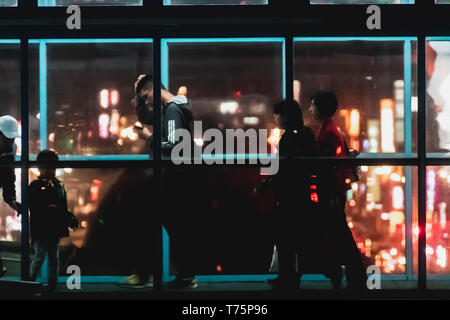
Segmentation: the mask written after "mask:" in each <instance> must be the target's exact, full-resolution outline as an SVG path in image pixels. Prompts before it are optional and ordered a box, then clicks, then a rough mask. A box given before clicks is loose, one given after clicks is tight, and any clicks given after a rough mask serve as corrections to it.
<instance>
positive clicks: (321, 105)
mask: <svg viewBox="0 0 450 320" xmlns="http://www.w3.org/2000/svg"><path fill="white" fill-rule="evenodd" d="M309 102H310V106H309V109H308V110H309V112H310V113H311V115H312V117H313V118H314V119H315V120H325V119H328V118H331V117H332V116H333V115H334V114H335V113H336V110H337V108H338V100H337V97H336V94H335V93H334V92H333V91H318V92H316V93H315V94H314V95H313V96H312V97H311V99H310V100H309Z"/></svg>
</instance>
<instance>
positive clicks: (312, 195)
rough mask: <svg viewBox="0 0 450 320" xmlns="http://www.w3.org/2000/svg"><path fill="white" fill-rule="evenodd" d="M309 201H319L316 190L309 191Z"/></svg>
mask: <svg viewBox="0 0 450 320" xmlns="http://www.w3.org/2000/svg"><path fill="white" fill-rule="evenodd" d="M311 201H312V202H316V203H318V202H319V195H318V194H317V192H311Z"/></svg>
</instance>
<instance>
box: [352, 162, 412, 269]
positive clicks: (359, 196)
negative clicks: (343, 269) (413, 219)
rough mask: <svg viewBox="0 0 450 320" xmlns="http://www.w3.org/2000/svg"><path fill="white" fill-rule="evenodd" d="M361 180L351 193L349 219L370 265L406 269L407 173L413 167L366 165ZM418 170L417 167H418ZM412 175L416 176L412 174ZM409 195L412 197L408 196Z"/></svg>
mask: <svg viewBox="0 0 450 320" xmlns="http://www.w3.org/2000/svg"><path fill="white" fill-rule="evenodd" d="M361 170H362V175H361V179H360V181H359V182H358V183H355V184H353V185H352V189H351V190H349V191H348V193H347V200H348V201H347V206H346V213H347V222H348V225H349V227H350V228H351V230H352V233H353V237H354V238H355V241H356V243H357V246H358V248H359V249H360V251H361V254H363V255H364V256H365V257H366V261H365V263H366V265H376V266H378V267H380V269H381V271H382V273H385V274H392V273H396V274H397V273H405V271H406V263H407V257H406V248H407V243H406V234H405V230H406V229H405V224H406V216H407V215H409V214H411V213H407V212H406V208H405V203H406V202H407V201H411V200H410V199H411V195H409V196H408V195H407V194H405V192H406V184H407V183H412V181H411V180H408V181H407V178H406V177H407V176H408V175H410V174H414V173H412V172H411V171H413V170H411V168H408V167H394V166H379V167H368V166H362V167H361ZM414 171H415V170H414ZM410 179H412V178H410ZM408 197H409V198H408Z"/></svg>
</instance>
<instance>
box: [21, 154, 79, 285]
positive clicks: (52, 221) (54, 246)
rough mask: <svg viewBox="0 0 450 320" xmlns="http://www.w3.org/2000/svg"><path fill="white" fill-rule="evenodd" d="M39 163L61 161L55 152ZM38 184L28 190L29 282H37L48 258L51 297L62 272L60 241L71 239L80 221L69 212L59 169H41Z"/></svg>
mask: <svg viewBox="0 0 450 320" xmlns="http://www.w3.org/2000/svg"><path fill="white" fill-rule="evenodd" d="M37 161H39V162H49V161H58V155H57V154H56V152H54V151H52V150H43V151H41V152H39V154H38V156H37ZM39 172H40V175H39V177H38V179H37V180H34V181H33V182H31V183H30V186H29V191H28V192H29V193H28V197H29V204H30V232H31V240H32V243H33V244H34V257H33V260H32V262H31V265H30V280H31V281H36V279H37V276H38V273H39V271H40V269H41V266H42V263H43V262H44V259H45V256H48V269H47V270H48V280H49V282H48V293H52V292H53V291H54V290H55V289H56V284H57V280H58V271H59V239H60V238H63V237H68V236H69V228H71V229H73V230H75V229H76V228H77V227H78V221H77V219H76V218H75V217H74V215H73V214H72V213H71V212H70V211H69V210H68V208H67V196H66V189H65V188H64V185H63V184H62V182H61V181H60V180H58V179H57V178H56V175H55V173H56V169H55V168H49V167H44V166H41V167H40V168H39Z"/></svg>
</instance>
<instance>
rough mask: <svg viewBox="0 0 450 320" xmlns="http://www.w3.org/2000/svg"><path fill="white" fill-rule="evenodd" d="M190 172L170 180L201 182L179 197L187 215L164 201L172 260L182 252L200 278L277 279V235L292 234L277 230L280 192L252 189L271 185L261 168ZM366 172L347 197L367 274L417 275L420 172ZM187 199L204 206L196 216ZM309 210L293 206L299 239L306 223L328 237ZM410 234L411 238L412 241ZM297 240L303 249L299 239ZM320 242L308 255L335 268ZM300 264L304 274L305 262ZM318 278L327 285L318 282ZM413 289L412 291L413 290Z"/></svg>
mask: <svg viewBox="0 0 450 320" xmlns="http://www.w3.org/2000/svg"><path fill="white" fill-rule="evenodd" d="M191 168H192V167H191ZM191 168H189V170H192V171H190V172H189V173H186V171H185V172H183V173H182V174H179V175H177V174H175V175H174V177H173V178H174V179H173V180H170V181H177V183H178V182H179V181H180V180H181V177H182V176H184V177H186V174H188V175H189V174H193V175H195V177H196V179H195V181H194V180H192V179H191V180H189V182H185V183H189V185H190V188H191V191H189V192H186V194H185V195H184V196H183V198H181V197H178V200H181V199H183V201H181V202H178V203H177V204H175V203H174V205H175V206H183V208H182V209H181V208H179V210H172V209H174V208H173V207H172V205H170V206H169V204H168V202H164V203H166V204H167V205H165V210H164V221H167V223H168V225H165V227H166V229H167V231H168V235H169V237H168V238H167V239H166V241H167V240H170V241H171V240H172V239H173V240H174V243H171V245H170V250H174V252H173V255H170V257H171V259H172V257H173V258H174V259H177V258H178V259H180V260H181V261H183V257H184V256H183V253H184V254H186V255H188V256H189V257H190V258H191V259H187V260H184V261H185V263H186V265H184V266H188V267H189V268H190V269H189V270H190V271H191V272H192V273H194V274H196V275H216V276H221V275H247V276H249V275H257V274H259V275H269V274H270V273H274V272H276V265H274V264H272V258H273V249H274V241H275V238H274V236H275V234H276V232H277V230H279V229H277V228H286V230H287V225H283V224H282V222H281V226H278V224H279V223H280V221H281V220H280V219H279V218H280V214H283V213H285V212H278V213H277V211H274V210H275V209H274V207H273V203H274V199H276V197H277V196H276V195H275V194H274V193H273V192H274V191H275V190H271V189H269V190H268V191H267V192H266V193H263V194H261V195H257V196H255V195H254V194H253V190H254V188H255V187H257V186H258V185H260V183H261V181H262V179H263V178H265V177H263V176H261V175H260V172H259V169H257V168H255V169H238V168H234V169H230V168H218V167H216V168H208V169H191ZM361 169H362V173H361V179H360V181H359V182H358V183H355V184H353V186H352V189H351V190H349V192H348V193H347V202H346V216H347V224H348V226H349V228H350V230H351V232H352V235H353V238H354V240H355V243H356V246H357V248H358V249H359V252H360V254H361V257H362V260H363V264H364V265H365V267H368V266H370V265H375V266H378V267H379V268H380V270H381V273H382V274H383V275H403V276H406V275H407V274H408V273H409V275H410V276H411V275H412V269H411V267H412V254H413V252H414V251H413V248H412V239H411V238H407V235H406V226H407V225H408V226H409V228H410V230H413V227H416V226H417V222H414V223H413V221H417V216H415V217H412V211H417V208H416V207H417V201H413V200H412V199H417V197H416V195H412V194H410V192H412V190H414V188H413V187H412V186H411V184H412V182H413V181H416V179H417V168H413V167H399V166H362V168H361ZM177 177H178V178H177ZM183 190H185V189H183ZM319 190H320V186H319ZM172 194H173V193H171V192H170V188H169V189H168V190H166V194H165V195H163V196H165V197H168V198H171V197H172ZM184 197H186V199H187V198H189V197H192V198H194V199H198V200H199V201H195V205H196V206H197V207H196V210H189V208H188V207H186V205H187V200H186V201H185V200H184V199H185V198H184ZM413 197H414V198H413ZM318 198H319V202H318V203H319V204H320V203H321V201H325V200H323V199H322V198H321V195H320V191H319V197H318ZM275 201H276V200H275ZM294 201H297V202H298V201H300V200H298V199H297V200H294ZM191 202H192V201H191ZM304 208H305V206H302V205H300V202H298V207H291V209H293V210H296V211H295V212H296V214H298V215H299V217H300V218H299V219H300V220H299V221H301V223H299V224H298V226H296V227H295V230H297V233H296V234H301V233H302V232H304V231H305V229H302V228H305V223H306V221H308V222H307V223H308V224H307V226H306V227H307V228H312V229H313V230H314V235H315V236H318V237H320V236H324V237H325V236H326V234H327V231H326V230H328V229H327V224H326V223H324V220H323V219H324V218H323V216H324V215H325V213H320V211H319V214H317V213H316V214H314V213H313V212H310V211H305V210H304ZM279 210H281V209H279ZM187 211H189V212H192V214H190V215H189V216H188V217H187V216H186V215H185V214H184V213H185V212H187ZM315 217H318V218H315ZM320 217H321V218H320ZM179 219H183V220H182V221H183V223H182V226H183V227H182V228H180V227H178V228H177V227H176V222H177V221H178V222H179V221H180V220H179ZM314 219H318V220H314ZM413 219H414V220H413ZM314 221H315V222H314ZM302 230H303V231H302ZM411 235H412V231H411V232H409V235H408V236H409V237H410V236H411ZM318 239H320V238H318ZM407 240H409V243H407ZM299 241H300V242H298V243H300V244H301V240H299ZM314 241H316V240H314V239H309V242H308V243H309V246H308V248H311V249H314V248H315V249H314V253H315V255H317V257H318V258H319V259H324V261H329V260H327V259H328V256H327V254H330V251H328V253H327V250H326V249H323V248H322V249H320V248H321V247H320V246H321V242H320V241H319V240H317V242H314ZM333 241H338V240H337V239H334V240H333ZM176 242H178V244H176ZM165 250H166V251H165V253H164V255H165V256H166V257H167V259H168V257H169V251H170V250H169V246H168V243H167V242H166V246H165ZM300 250H301V249H300ZM186 252H187V253H186ZM177 253H178V255H177ZM192 257H195V259H194V258H192ZM415 257H416V254H415ZM185 258H186V257H185ZM305 259H306V258H305ZM168 261H169V260H166V263H165V268H166V270H168V268H169V264H168ZM305 261H306V260H305ZM305 263H306V262H305ZM407 264H408V266H407ZM271 265H272V267H271ZM299 265H300V268H301V266H302V261H301V260H300V261H299ZM181 267H183V265H181ZM171 271H172V272H174V271H175V270H171ZM310 271H312V270H310ZM316 271H317V272H311V273H309V272H307V273H306V274H305V279H312V278H311V276H312V274H315V273H318V274H320V272H318V270H316ZM218 279H220V278H218ZM313 279H314V278H313ZM315 279H316V280H317V279H322V280H326V278H321V277H317V275H316V278H315ZM410 279H411V280H412V278H410ZM212 281H213V280H212ZM383 283H384V282H383ZM383 285H384V284H382V286H383ZM385 285H386V287H384V288H391V287H392V288H395V286H394V285H393V283H389V281H387V282H386V284H385ZM408 285H410V286H412V287H414V286H415V283H410V284H408ZM301 287H302V288H309V287H311V288H327V289H331V284H329V285H328V284H325V286H324V283H321V284H320V283H317V282H311V283H310V282H308V281H306V282H302V284H301Z"/></svg>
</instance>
